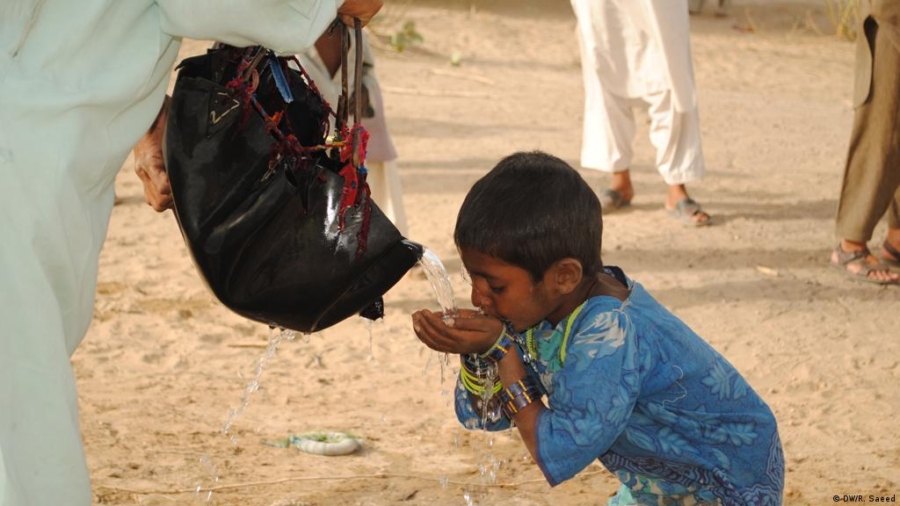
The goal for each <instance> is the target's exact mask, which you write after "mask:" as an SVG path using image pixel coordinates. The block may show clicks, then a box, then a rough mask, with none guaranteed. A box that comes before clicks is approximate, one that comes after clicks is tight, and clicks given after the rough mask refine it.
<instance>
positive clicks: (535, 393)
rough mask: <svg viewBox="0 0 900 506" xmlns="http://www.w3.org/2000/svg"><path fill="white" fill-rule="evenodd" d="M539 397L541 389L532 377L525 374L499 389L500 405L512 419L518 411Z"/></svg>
mask: <svg viewBox="0 0 900 506" xmlns="http://www.w3.org/2000/svg"><path fill="white" fill-rule="evenodd" d="M540 398H541V391H540V389H539V388H538V386H537V384H536V383H535V381H534V380H533V379H531V378H530V377H528V376H526V377H524V378H522V379H520V380H519V381H517V382H515V383H513V384H512V385H510V386H508V387H506V388H504V389H503V390H501V391H500V407H501V408H503V412H504V413H505V414H506V416H507V417H508V418H509V419H510V420H512V419H513V418H514V417H515V416H516V414H518V413H519V411H522V410H523V409H525V408H526V407H527V406H529V405H530V404H531V403H533V402H535V401H537V400H538V399H540Z"/></svg>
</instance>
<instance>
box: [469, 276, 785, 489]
mask: <svg viewBox="0 0 900 506" xmlns="http://www.w3.org/2000/svg"><path fill="white" fill-rule="evenodd" d="M607 271H608V272H609V273H611V274H614V275H616V276H617V277H618V278H619V279H621V280H623V281H625V282H627V285H628V287H629V288H630V290H631V293H630V295H629V297H628V298H627V300H625V301H624V302H623V301H620V300H618V299H616V298H613V297H608V296H598V297H593V298H590V299H588V300H587V301H586V302H585V303H584V305H583V306H582V307H580V308H579V310H576V311H575V312H573V313H572V315H570V316H569V317H568V318H566V319H564V320H563V321H561V322H559V323H558V324H557V325H556V326H553V325H551V324H550V323H549V322H547V321H544V322H541V323H540V324H538V325H537V326H535V327H534V328H533V329H530V331H528V332H526V333H525V334H522V335H519V336H517V337H518V339H517V342H516V346H517V347H518V348H519V354H520V355H521V356H523V357H525V359H526V362H529V365H530V367H529V366H526V370H528V374H529V375H530V376H532V378H534V379H538V380H539V383H540V385H541V386H542V388H543V390H544V392H543V393H544V394H545V395H546V396H547V399H548V407H549V409H548V410H546V411H544V412H543V413H542V414H541V416H540V417H539V418H538V421H537V454H538V458H537V463H538V465H539V466H540V468H541V470H542V471H543V473H544V476H545V477H546V478H547V480H548V481H549V482H550V484H551V485H556V484H558V483H560V482H562V481H564V480H567V479H569V478H571V477H573V476H574V475H575V474H577V473H578V472H579V471H581V470H582V469H584V468H585V467H587V466H588V465H590V464H591V462H593V461H594V459H598V458H599V459H600V461H601V462H602V463H603V465H604V466H606V468H607V469H609V470H610V471H611V472H613V473H615V474H616V475H617V477H618V478H619V479H620V480H621V481H622V482H623V484H625V485H626V486H627V487H628V488H630V489H631V490H632V493H633V495H634V497H635V498H636V499H640V494H642V493H643V494H645V495H646V496H647V497H644V500H652V501H653V503H656V500H653V499H652V498H659V497H673V498H675V497H679V498H684V499H693V500H695V501H697V502H700V503H703V502H715V501H716V500H717V499H718V500H719V501H721V503H722V504H724V505H742V506H743V505H753V506H758V505H761V506H766V505H780V504H781V501H782V489H783V484H784V456H783V454H782V449H781V442H780V441H779V438H778V430H777V427H776V423H775V417H774V416H773V415H772V412H771V411H770V410H769V407H768V406H767V405H766V404H765V402H763V400H762V399H761V398H760V397H759V396H758V395H757V394H756V392H754V391H753V389H752V388H750V386H749V385H748V384H747V382H746V381H745V380H744V378H743V377H742V376H741V375H740V374H739V373H738V372H737V370H735V368H734V367H733V366H732V365H731V364H730V363H728V361H727V360H725V358H723V357H722V356H721V355H720V354H719V353H717V352H716V351H715V350H714V349H713V348H712V347H710V346H709V344H707V343H706V342H705V341H704V340H703V339H701V338H700V337H699V336H698V335H697V334H695V333H694V332H693V331H692V330H691V329H690V328H688V326H687V325H685V324H684V322H682V321H681V320H679V319H678V318H677V317H676V316H674V315H673V314H672V313H670V312H669V311H668V310H666V309H665V308H664V307H663V306H662V305H660V304H659V303H658V302H657V301H656V300H655V299H654V298H653V297H651V296H650V294H648V293H647V291H646V290H644V288H643V287H642V286H641V285H640V284H638V283H635V282H633V281H631V280H628V279H627V278H625V276H624V274H622V272H621V270H619V269H617V268H608V269H607ZM567 327H568V328H569V329H570V331H569V333H568V336H566V335H565V334H566V328H567ZM528 334H531V342H530V343H528V342H527V339H528ZM529 344H530V345H529ZM529 350H531V352H529ZM529 358H530V361H529ZM456 413H457V416H458V417H459V420H460V421H461V422H462V423H463V424H464V425H466V426H467V427H469V428H485V429H487V430H502V429H505V428H508V427H509V426H510V422H509V420H508V419H507V418H505V416H503V417H501V418H500V419H499V420H497V421H496V422H493V423H492V422H490V421H487V420H482V419H481V418H480V417H479V415H478V414H477V411H476V410H475V409H473V407H472V405H471V404H470V399H469V395H468V394H467V392H466V391H465V389H464V388H463V387H462V385H461V384H459V383H458V385H457V395H456ZM642 489H643V492H641V490H642ZM651 490H652V492H651ZM644 500H641V501H640V502H641V504H643V503H644ZM687 502H691V501H687Z"/></svg>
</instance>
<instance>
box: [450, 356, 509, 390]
mask: <svg viewBox="0 0 900 506" xmlns="http://www.w3.org/2000/svg"><path fill="white" fill-rule="evenodd" d="M459 359H460V360H459V361H460V368H459V380H460V382H461V383H462V385H463V387H464V388H465V389H466V391H467V392H469V393H471V394H474V395H476V396H478V397H485V392H486V391H487V388H486V387H487V386H488V385H490V389H491V394H492V395H496V394H497V393H498V392H499V391H500V389H501V388H503V385H502V384H501V383H500V381H498V380H497V372H496V368H497V366H496V365H495V364H493V363H490V362H483V363H478V362H476V361H471V360H467V359H466V357H465V356H464V355H460V357H459ZM476 360H477V359H476ZM473 362H474V363H473Z"/></svg>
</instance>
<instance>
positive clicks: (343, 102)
mask: <svg viewBox="0 0 900 506" xmlns="http://www.w3.org/2000/svg"><path fill="white" fill-rule="evenodd" d="M340 26H341V96H340V98H338V113H337V130H338V131H339V132H341V131H343V130H344V128H346V127H347V122H348V119H349V115H350V94H349V87H350V85H349V69H348V63H349V62H348V60H349V54H350V29H349V28H348V27H347V25H345V24H343V23H341V25H340ZM353 34H354V40H355V41H356V42H355V47H354V62H353V95H352V96H353V97H355V100H354V107H353V123H354V124H355V123H359V122H360V120H361V119H362V67H363V44H362V37H363V35H362V23H361V22H360V21H359V18H353ZM352 136H353V137H352V143H353V167H355V168H359V167H360V165H362V164H361V161H360V156H359V153H360V150H359V143H360V142H361V141H360V132H359V129H356V128H355V129H353V132H352Z"/></svg>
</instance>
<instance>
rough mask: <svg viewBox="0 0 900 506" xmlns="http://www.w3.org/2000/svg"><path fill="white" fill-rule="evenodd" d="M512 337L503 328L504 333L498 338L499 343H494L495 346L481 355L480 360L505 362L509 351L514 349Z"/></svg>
mask: <svg viewBox="0 0 900 506" xmlns="http://www.w3.org/2000/svg"><path fill="white" fill-rule="evenodd" d="M514 342H515V341H514V340H513V338H512V336H510V335H509V332H508V331H507V330H506V326H505V325H504V327H503V332H501V333H500V337H498V338H497V341H495V342H494V345H493V346H491V348H490V349H489V350H488V351H486V352H484V353H482V354H481V355H479V356H478V357H479V358H482V359H484V360H489V361H491V362H494V363H495V364H496V363H499V362H500V361H501V360H503V357H505V356H506V354H507V353H509V349H510V348H512V346H513V343H514Z"/></svg>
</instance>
